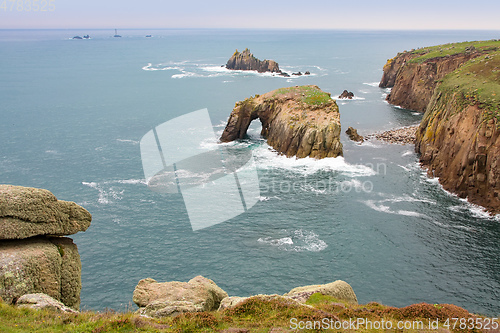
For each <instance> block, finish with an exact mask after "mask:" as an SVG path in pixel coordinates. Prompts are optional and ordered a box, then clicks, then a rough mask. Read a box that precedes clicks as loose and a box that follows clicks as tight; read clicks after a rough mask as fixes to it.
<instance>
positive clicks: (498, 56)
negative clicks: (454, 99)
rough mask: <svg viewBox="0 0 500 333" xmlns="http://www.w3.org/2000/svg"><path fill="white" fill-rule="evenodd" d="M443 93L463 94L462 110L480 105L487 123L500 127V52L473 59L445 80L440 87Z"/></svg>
mask: <svg viewBox="0 0 500 333" xmlns="http://www.w3.org/2000/svg"><path fill="white" fill-rule="evenodd" d="M438 89H439V91H440V92H443V93H454V92H455V93H456V92H458V93H460V94H459V96H458V99H459V103H460V104H461V105H460V106H461V107H462V108H464V107H465V106H467V105H477V106H478V107H480V108H481V109H483V110H484V112H485V113H484V116H485V119H487V120H489V119H492V118H496V120H497V125H498V124H500V52H495V53H492V54H487V55H483V56H481V57H478V58H475V59H472V60H470V61H468V62H467V63H465V64H464V65H463V66H461V67H460V68H458V69H457V70H456V71H454V72H452V73H450V74H448V75H447V76H445V77H444V79H443V81H442V83H441V84H440V85H439V87H438Z"/></svg>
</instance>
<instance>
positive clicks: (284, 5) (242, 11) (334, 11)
mask: <svg viewBox="0 0 500 333" xmlns="http://www.w3.org/2000/svg"><path fill="white" fill-rule="evenodd" d="M18 2H19V1H17V0H16V1H14V0H0V6H1V7H0V29H16V28H119V29H124V28H285V29H289V28H291V29H293V28H295V29H397V30H402V29H416V30H420V29H466V30H469V29H487V30H500V19H499V14H500V1H498V0H488V1H486V0H475V1H470V0H469V1H463V0H444V1H439V0H414V1H411V2H410V1H394V0H385V1H374V0H352V1H346V0H344V1H337V0H334V1H327V0H300V1H298V0H286V1H285V0H277V1H273V0H216V1H209V0H207V1H195V0H179V1H170V0H167V1H161V0H24V4H25V5H24V7H23V8H21V7H18ZM21 2H22V1H21ZM33 2H37V4H39V5H44V4H46V5H47V3H48V2H50V3H51V4H52V7H50V9H53V11H44V12H42V11H40V10H39V11H34V10H33V7H35V6H32V8H31V10H28V9H29V8H28V6H27V4H28V3H29V4H33ZM11 6H12V7H11ZM40 9H41V8H40ZM45 9H46V10H48V9H49V6H48V5H47V6H46V7H45Z"/></svg>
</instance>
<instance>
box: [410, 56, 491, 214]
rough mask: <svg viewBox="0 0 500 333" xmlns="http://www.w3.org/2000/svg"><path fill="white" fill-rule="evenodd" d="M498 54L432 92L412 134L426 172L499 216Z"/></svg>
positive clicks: (477, 61)
mask: <svg viewBox="0 0 500 333" xmlns="http://www.w3.org/2000/svg"><path fill="white" fill-rule="evenodd" d="M499 97H500V52H497V53H493V54H490V55H486V56H482V57H480V58H476V59H474V60H472V61H469V62H468V63H466V64H464V65H463V66H462V67H460V68H459V69H458V70H456V71H454V72H452V73H450V74H449V75H447V76H446V77H445V78H444V80H443V81H442V83H441V84H440V85H439V86H438V87H437V88H436V90H435V91H434V93H433V96H432V98H431V101H430V103H429V105H428V107H427V111H426V113H425V115H424V118H423V119H422V122H421V124H420V127H419V129H418V130H417V133H416V146H415V149H416V151H417V152H418V153H420V154H421V157H420V160H421V162H422V164H423V165H425V166H428V168H429V173H430V174H432V175H434V176H437V177H439V181H440V183H441V184H442V185H443V187H444V188H445V189H447V190H449V191H451V192H454V193H456V194H457V195H459V196H460V197H462V198H466V197H467V198H468V200H469V201H471V202H473V203H476V204H479V205H481V206H484V207H485V208H487V209H488V210H489V211H490V212H492V213H500V198H499V193H500V130H499V128H500V98H499Z"/></svg>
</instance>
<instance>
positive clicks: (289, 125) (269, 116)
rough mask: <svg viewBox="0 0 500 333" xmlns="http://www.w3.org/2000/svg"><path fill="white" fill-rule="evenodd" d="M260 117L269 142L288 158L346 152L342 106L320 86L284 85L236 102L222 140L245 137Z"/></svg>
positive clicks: (333, 155) (263, 132) (331, 155)
mask: <svg viewBox="0 0 500 333" xmlns="http://www.w3.org/2000/svg"><path fill="white" fill-rule="evenodd" d="M257 118H259V120H260V122H261V123H262V131H261V135H262V136H263V137H265V138H266V139H267V143H268V144H269V145H270V146H271V147H273V148H274V149H276V150H277V151H278V152H279V153H282V154H284V155H286V156H288V157H291V156H296V157H298V158H303V157H312V158H317V159H320V158H325V157H337V156H341V155H342V143H341V142H340V114H339V108H338V106H337V103H335V101H334V100H332V98H331V96H330V94H328V93H326V92H324V91H321V89H319V88H318V87H317V86H295V87H289V88H281V89H277V90H273V91H271V92H268V93H266V94H264V95H260V96H258V97H257V96H256V97H253V98H247V99H246V100H244V101H242V102H238V103H236V106H235V107H234V109H233V112H232V113H231V115H230V117H229V120H228V122H227V126H226V128H225V129H224V132H223V133H222V136H221V138H220V140H221V141H222V142H230V141H234V140H237V139H243V138H244V137H245V136H246V132H247V129H248V126H249V125H250V123H251V122H252V120H255V119H257Z"/></svg>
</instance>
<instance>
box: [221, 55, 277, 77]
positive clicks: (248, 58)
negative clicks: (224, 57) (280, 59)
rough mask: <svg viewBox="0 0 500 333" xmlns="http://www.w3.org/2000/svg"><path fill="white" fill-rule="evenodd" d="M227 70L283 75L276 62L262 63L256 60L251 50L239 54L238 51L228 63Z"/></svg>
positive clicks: (266, 61)
mask: <svg viewBox="0 0 500 333" xmlns="http://www.w3.org/2000/svg"><path fill="white" fill-rule="evenodd" d="M226 68H227V69H235V70H252V71H258V72H259V73H263V72H272V73H281V70H280V68H279V65H278V63H277V62H276V61H274V60H263V61H261V60H259V59H257V58H255V57H254V55H253V54H252V53H251V52H250V50H249V49H245V51H243V52H238V50H236V52H235V53H234V54H233V55H232V57H231V58H229V60H228V61H227V64H226Z"/></svg>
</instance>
